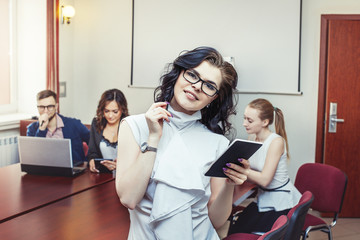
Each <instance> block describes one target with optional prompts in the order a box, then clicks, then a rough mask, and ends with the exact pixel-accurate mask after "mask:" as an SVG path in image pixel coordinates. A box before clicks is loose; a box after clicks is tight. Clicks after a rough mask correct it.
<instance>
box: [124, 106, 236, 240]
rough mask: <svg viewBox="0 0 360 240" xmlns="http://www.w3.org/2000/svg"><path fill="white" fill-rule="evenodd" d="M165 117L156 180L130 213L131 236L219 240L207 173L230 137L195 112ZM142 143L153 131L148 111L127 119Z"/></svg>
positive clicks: (137, 237)
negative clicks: (211, 215) (214, 129)
mask: <svg viewBox="0 0 360 240" xmlns="http://www.w3.org/2000/svg"><path fill="white" fill-rule="evenodd" d="M169 111H170V112H171V113H172V114H173V117H172V118H170V122H169V123H168V122H166V121H164V125H163V134H162V137H161V140H160V142H159V145H158V150H157V154H156V159H155V163H154V167H153V170H152V174H151V179H150V182H149V185H148V188H147V190H146V193H145V196H144V198H143V199H142V200H141V201H140V202H139V203H138V204H137V206H136V207H135V209H134V210H129V213H130V221H131V224H130V230H129V236H128V239H131V240H137V239H139V240H145V239H146V240H151V239H172V240H176V239H179V240H191V239H196V240H198V239H199V240H201V239H204V240H213V239H219V237H218V235H217V233H216V231H215V229H214V228H213V226H212V224H211V222H210V219H209V216H208V209H207V203H208V201H209V197H210V194H211V192H210V178H209V177H206V176H205V175H204V173H205V172H206V170H207V169H208V167H209V166H210V165H211V163H212V162H213V161H214V160H215V159H216V158H217V157H218V156H219V155H220V154H221V153H222V152H223V151H225V149H226V148H227V146H228V144H229V141H228V140H227V139H226V138H225V137H224V136H222V135H219V134H215V133H213V132H211V131H210V130H208V129H207V128H206V127H205V126H204V125H203V124H202V123H200V122H199V121H198V120H200V119H201V113H200V111H198V112H196V113H194V114H193V115H187V114H185V113H181V112H175V111H174V110H173V109H172V108H171V107H170V106H169ZM125 121H126V122H127V123H128V124H129V126H130V128H131V130H132V132H133V135H134V137H135V139H136V141H137V143H138V144H139V146H140V145H141V144H142V143H143V142H145V141H146V140H147V138H148V135H149V130H148V126H147V123H146V120H145V115H144V114H140V115H133V116H129V117H127V118H125Z"/></svg>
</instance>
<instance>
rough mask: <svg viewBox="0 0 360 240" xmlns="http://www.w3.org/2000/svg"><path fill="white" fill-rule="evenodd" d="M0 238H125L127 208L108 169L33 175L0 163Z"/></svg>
mask: <svg viewBox="0 0 360 240" xmlns="http://www.w3.org/2000/svg"><path fill="white" fill-rule="evenodd" d="M0 206H1V209H0V235H1V239H126V238H127V233H128V230H129V226H130V220H129V215H128V211H127V209H126V208H125V207H123V206H122V205H121V204H120V202H119V198H118V197H117V195H116V191H115V182H114V177H113V175H112V174H93V173H90V172H89V171H88V170H86V172H84V173H82V174H80V175H79V176H76V177H51V176H36V175H29V174H26V173H24V172H21V169H20V164H14V165H10V166H7V167H3V168H0Z"/></svg>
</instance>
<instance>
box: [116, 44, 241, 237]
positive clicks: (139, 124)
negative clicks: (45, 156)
mask: <svg viewBox="0 0 360 240" xmlns="http://www.w3.org/2000/svg"><path fill="white" fill-rule="evenodd" d="M169 69H170V70H169V72H167V73H165V74H164V75H163V76H162V77H161V85H160V86H159V87H157V88H156V89H155V93H154V96H155V103H154V104H152V105H151V106H150V108H149V110H148V111H147V112H146V113H145V114H140V115H133V116H130V117H127V118H125V119H124V120H123V121H122V122H121V124H120V131H119V140H118V143H119V151H118V159H117V171H116V190H117V193H118V196H119V198H120V201H121V203H122V204H123V205H124V206H126V207H127V208H128V209H129V213H130V220H131V225H130V231H129V235H128V239H182V240H183V239H219V237H218V235H217V233H216V230H215V229H217V228H219V227H221V226H222V225H223V224H224V223H225V222H226V220H227V218H228V217H229V215H230V212H231V209H232V196H233V191H234V185H235V184H242V183H243V182H244V181H245V180H246V175H245V174H242V173H240V172H237V173H236V174H234V175H232V176H230V177H229V178H228V179H225V178H211V179H210V178H209V177H206V176H205V175H204V173H205V172H206V169H207V168H208V167H209V166H210V165H211V163H212V162H213V161H214V160H215V159H216V158H217V157H218V156H219V155H220V154H221V153H222V152H223V151H224V150H225V149H226V148H227V146H228V144H229V141H228V140H227V138H225V137H224V135H225V134H226V133H229V131H230V130H231V124H230V122H229V120H228V118H229V116H230V115H231V114H234V113H235V103H234V102H235V100H234V91H235V88H236V85H237V73H236V71H235V69H234V68H233V67H232V65H231V64H229V63H227V62H225V61H224V60H223V58H222V56H221V55H220V54H219V53H218V52H217V51H216V50H215V49H213V48H210V47H199V48H196V49H194V50H192V51H186V52H183V53H182V54H180V56H179V57H178V58H176V59H175V61H174V62H173V63H172V64H171V66H170V68H169Z"/></svg>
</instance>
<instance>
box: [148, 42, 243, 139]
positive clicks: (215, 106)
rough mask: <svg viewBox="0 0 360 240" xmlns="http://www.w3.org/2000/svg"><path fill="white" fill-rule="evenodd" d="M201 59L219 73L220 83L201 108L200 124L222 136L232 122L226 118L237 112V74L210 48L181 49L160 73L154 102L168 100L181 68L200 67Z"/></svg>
mask: <svg viewBox="0 0 360 240" xmlns="http://www.w3.org/2000/svg"><path fill="white" fill-rule="evenodd" d="M203 61H207V62H208V63H210V64H211V65H213V66H214V67H217V68H218V69H219V70H220V72H221V77H222V81H221V85H220V88H219V93H218V97H217V98H216V99H215V100H214V101H212V102H211V104H210V105H209V106H207V107H204V108H203V109H201V114H202V118H201V123H203V124H204V125H205V126H206V127H207V128H208V129H209V130H210V131H212V132H215V133H219V134H222V135H225V134H227V133H229V132H230V130H231V128H232V127H231V123H230V122H229V120H228V118H229V116H230V115H231V114H236V111H235V107H236V104H237V98H235V94H234V92H235V90H236V85H237V81H238V76H237V73H236V70H235V69H234V67H233V66H232V65H231V64H230V63H228V62H226V61H224V59H223V58H222V56H221V54H220V53H219V52H218V51H217V50H216V49H214V48H211V47H198V48H195V49H194V50H191V51H183V52H182V53H180V55H179V56H178V57H177V58H176V59H175V61H174V62H173V63H170V64H169V65H168V69H167V71H166V73H165V74H164V75H162V76H161V78H160V82H161V85H160V86H158V87H157V88H156V89H155V92H154V100H155V102H163V101H168V102H170V101H171V99H172V98H173V96H174V86H175V83H176V81H177V79H178V78H179V76H180V74H181V72H182V71H183V70H187V69H192V68H195V67H197V66H199V65H200V64H201V63H202V62H203Z"/></svg>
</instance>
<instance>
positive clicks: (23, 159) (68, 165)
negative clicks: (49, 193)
mask: <svg viewBox="0 0 360 240" xmlns="http://www.w3.org/2000/svg"><path fill="white" fill-rule="evenodd" d="M18 144H19V157H20V165H21V171H23V172H27V173H29V174H35V175H47V176H67V177H72V176H76V175H77V174H79V173H81V172H83V171H84V170H85V169H86V167H74V166H73V161H72V156H71V155H72V154H71V140H70V139H55V138H43V137H25V136H20V137H19V143H18Z"/></svg>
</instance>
